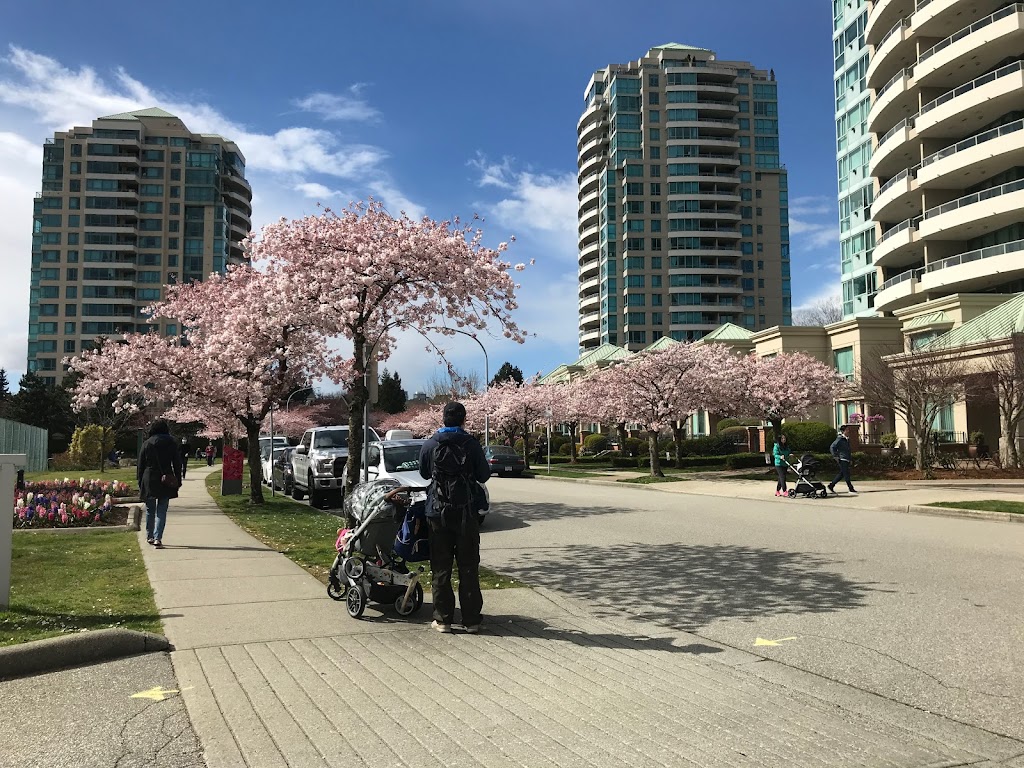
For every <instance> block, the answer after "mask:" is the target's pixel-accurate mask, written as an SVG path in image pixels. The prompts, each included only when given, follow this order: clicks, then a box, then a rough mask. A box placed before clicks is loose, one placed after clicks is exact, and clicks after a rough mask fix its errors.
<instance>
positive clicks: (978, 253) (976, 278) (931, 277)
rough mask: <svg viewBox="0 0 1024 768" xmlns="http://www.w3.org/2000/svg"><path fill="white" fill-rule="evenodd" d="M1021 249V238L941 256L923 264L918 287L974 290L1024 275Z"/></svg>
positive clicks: (1023, 241) (1023, 250) (1023, 242)
mask: <svg viewBox="0 0 1024 768" xmlns="http://www.w3.org/2000/svg"><path fill="white" fill-rule="evenodd" d="M1021 252H1024V240H1016V241H1014V242H1012V243H1003V244H1002V245H993V246H991V247H989V248H979V249H978V250H975V251H968V252H967V253H961V254H958V255H956V256H950V257H949V258H947V259H942V260H941V261H937V262H935V263H933V264H929V265H928V266H926V267H925V271H924V274H923V275H922V277H921V290H925V291H927V290H939V289H942V290H943V291H962V292H970V293H976V292H983V291H984V290H985V289H987V288H991V287H993V286H995V285H998V284H1001V283H1006V282H1007V281H1010V280H1013V279H1018V278H1024V259H1022V258H1021Z"/></svg>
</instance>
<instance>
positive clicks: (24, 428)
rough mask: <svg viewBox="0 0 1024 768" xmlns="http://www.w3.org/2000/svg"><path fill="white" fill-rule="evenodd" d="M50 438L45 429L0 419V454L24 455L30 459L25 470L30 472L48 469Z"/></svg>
mask: <svg viewBox="0 0 1024 768" xmlns="http://www.w3.org/2000/svg"><path fill="white" fill-rule="evenodd" d="M48 438H49V433H48V432H47V430H45V429H40V428H39V427H30V426H29V425H28V424H22V423H20V422H17V421H8V420H7V419H0V453H24V454H25V455H26V456H27V457H28V462H27V464H26V466H25V469H26V470H28V471H29V472H41V471H43V470H45V469H46V447H47V440H48Z"/></svg>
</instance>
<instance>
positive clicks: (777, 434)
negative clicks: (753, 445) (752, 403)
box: [765, 419, 782, 448]
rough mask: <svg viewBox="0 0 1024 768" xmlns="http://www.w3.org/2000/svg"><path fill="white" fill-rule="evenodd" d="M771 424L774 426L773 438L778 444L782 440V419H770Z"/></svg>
mask: <svg viewBox="0 0 1024 768" xmlns="http://www.w3.org/2000/svg"><path fill="white" fill-rule="evenodd" d="M769 422H770V423H771V425H772V437H773V438H774V439H775V442H776V443H777V442H779V441H780V440H781V439H782V419H769ZM765 447H766V448H767V446H765Z"/></svg>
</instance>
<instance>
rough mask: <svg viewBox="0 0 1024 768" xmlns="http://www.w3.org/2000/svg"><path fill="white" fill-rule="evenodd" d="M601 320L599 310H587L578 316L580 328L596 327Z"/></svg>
mask: <svg viewBox="0 0 1024 768" xmlns="http://www.w3.org/2000/svg"><path fill="white" fill-rule="evenodd" d="M600 322H601V313H600V312H589V313H587V314H585V315H583V316H582V317H580V328H586V329H590V328H593V327H596V326H598V325H599V324H600Z"/></svg>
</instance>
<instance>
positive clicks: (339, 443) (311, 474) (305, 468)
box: [292, 426, 379, 507]
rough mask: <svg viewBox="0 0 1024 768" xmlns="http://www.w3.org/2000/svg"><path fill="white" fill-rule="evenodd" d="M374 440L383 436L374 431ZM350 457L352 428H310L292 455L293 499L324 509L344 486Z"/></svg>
mask: <svg viewBox="0 0 1024 768" xmlns="http://www.w3.org/2000/svg"><path fill="white" fill-rule="evenodd" d="M370 439H371V440H378V439H379V436H378V435H377V433H376V432H374V431H373V430H372V429H371V430H370ZM347 458H348V426H333V427H314V428H313V429H307V430H306V431H305V433H303V435H302V440H300V441H299V444H298V445H297V446H295V451H294V453H292V498H293V499H297V500H299V501H301V500H302V499H303V498H304V497H305V496H306V494H309V503H310V504H311V505H313V506H314V507H319V506H322V505H323V503H324V501H325V500H326V498H327V496H328V495H330V494H332V493H334V494H337V493H340V491H341V489H342V488H343V487H344V484H343V483H342V472H343V471H344V469H345V463H346V462H345V459H347Z"/></svg>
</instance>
